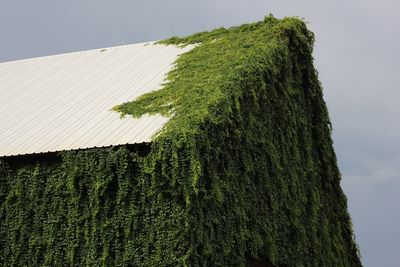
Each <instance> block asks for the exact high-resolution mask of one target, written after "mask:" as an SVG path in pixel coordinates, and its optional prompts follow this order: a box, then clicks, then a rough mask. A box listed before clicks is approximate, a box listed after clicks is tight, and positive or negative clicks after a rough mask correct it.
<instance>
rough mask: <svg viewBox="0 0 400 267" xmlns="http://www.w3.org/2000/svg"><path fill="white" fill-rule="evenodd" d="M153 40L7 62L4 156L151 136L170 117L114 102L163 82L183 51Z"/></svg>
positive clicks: (1, 91)
mask: <svg viewBox="0 0 400 267" xmlns="http://www.w3.org/2000/svg"><path fill="white" fill-rule="evenodd" d="M190 48H191V47H190V46H188V47H186V48H178V47H175V46H164V45H159V44H154V43H142V44H134V45H128V46H120V47H112V48H105V49H96V50H90V51H83V52H76V53H69V54H62V55H55V56H48V57H41V58H33V59H26V60H18V61H12V62H5V63H0V157H1V156H12V155H19V154H32V153H44V152H53V151H63V150H73V149H83V148H91V147H102V146H112V145H120V144H133V143H141V142H148V141H150V138H151V137H152V136H153V135H154V134H155V133H156V132H157V131H158V130H159V129H161V128H162V126H163V124H164V123H165V122H166V121H167V119H166V118H164V117H162V116H160V115H157V116H143V117H142V118H140V119H134V118H132V117H130V116H127V117H126V118H123V119H121V118H120V114H119V113H117V112H114V111H111V108H112V107H114V106H116V105H118V104H121V103H123V102H126V101H129V100H132V99H134V98H136V97H138V96H140V95H142V94H144V93H146V92H149V91H152V90H155V89H157V88H159V87H160V86H161V84H162V82H164V80H165V75H166V74H167V73H168V72H169V71H170V70H171V68H172V67H173V62H174V61H175V60H176V58H177V57H178V56H179V54H181V53H183V52H186V51H188V50H189V49H190Z"/></svg>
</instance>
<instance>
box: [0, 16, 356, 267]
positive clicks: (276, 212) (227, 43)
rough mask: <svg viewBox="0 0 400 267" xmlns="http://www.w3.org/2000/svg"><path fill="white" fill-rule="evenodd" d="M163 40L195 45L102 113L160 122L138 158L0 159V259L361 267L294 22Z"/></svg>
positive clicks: (106, 154)
mask: <svg viewBox="0 0 400 267" xmlns="http://www.w3.org/2000/svg"><path fill="white" fill-rule="evenodd" d="M163 43H164V44H175V45H187V44H197V45H196V47H195V48H193V49H192V50H190V51H189V52H187V53H185V54H183V55H182V56H180V57H179V59H178V60H177V62H176V68H175V69H174V70H173V71H171V72H170V73H169V75H168V80H169V81H168V82H167V83H166V84H165V85H164V86H163V88H161V89H160V90H157V91H153V92H151V93H149V94H146V95H143V96H142V97H140V98H138V99H136V100H134V101H133V102H130V103H125V104H122V105H120V106H118V107H116V108H115V109H116V110H118V111H121V112H122V113H123V114H124V115H127V114H131V115H133V116H135V117H140V116H141V115H143V114H145V113H150V114H154V113H162V114H164V115H166V116H170V117H171V119H170V121H169V122H168V123H167V125H166V126H165V128H164V129H163V130H162V132H161V133H160V134H158V135H157V137H156V138H155V139H154V141H153V143H152V144H151V152H150V153H149V154H147V155H141V156H139V155H138V154H137V153H136V152H129V151H128V150H126V149H125V148H119V149H111V148H109V149H94V150H88V151H80V152H63V153H61V157H62V159H61V160H60V161H58V162H53V163H48V164H46V163H44V162H37V163H33V164H28V165H26V166H24V167H13V166H11V165H9V164H8V163H7V162H6V161H0V186H1V188H0V201H1V210H0V215H1V228H0V240H1V244H0V262H1V263H3V265H9V266H12V265H16V266H19V265H30V266H38V265H49V266H50V265H74V266H75V265H78V266H80V265H89V266H93V265H94V266H97V265H104V266H112V265H134V266H176V265H186V266H243V265H244V264H245V262H246V259H248V258H250V257H267V258H269V259H270V260H271V262H272V263H274V264H275V265H276V266H361V263H360V261H359V257H358V252H357V248H356V245H355V243H354V239H353V233H352V229H351V222H350V218H349V215H348V212H347V206H346V198H345V196H344V194H343V192H342V190H341V188H340V173H339V170H338V168H337V164H336V157H335V153H334V151H333V147H332V140H331V136H330V134H331V132H330V131H331V127H330V122H329V117H328V112H327V109H326V106H325V103H324V101H323V97H322V88H321V86H320V84H319V82H318V77H317V75H316V71H315V69H314V68H313V62H312V61H313V59H312V56H311V54H312V46H313V35H312V33H311V32H309V31H308V30H307V28H306V26H305V24H304V22H302V21H301V20H299V19H296V18H285V19H282V20H278V19H275V18H273V17H267V18H265V20H264V21H261V22H258V23H254V24H248V25H242V26H239V27H233V28H230V29H217V30H215V31H212V32H204V33H199V34H195V35H192V36H189V37H186V38H171V39H169V40H166V41H163Z"/></svg>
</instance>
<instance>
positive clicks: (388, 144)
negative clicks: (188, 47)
mask: <svg viewBox="0 0 400 267" xmlns="http://www.w3.org/2000/svg"><path fill="white" fill-rule="evenodd" d="M399 10H400V2H399V1H396V0H381V1H372V0H363V1H361V0H352V1H345V0H336V1H317V0H313V1H312V0H305V1H288V0H270V1H268V0H264V1H261V0H248V1H244V0H242V1H236V0H204V1H189V0H186V1H183V0H180V1H179V0H170V1H161V0H159V1H155V0H152V1H134V0H131V1H127V0H119V1H104V0H96V1H94V0H91V1H89V0H85V1H76V0H69V1H63V2H61V1H54V0H46V1H44V0H37V1H20V0H0V62H3V61H9V60H15V59H21V58H28V57H36V56H44V55H50V54H56V53H64V52H71V51H77V50H85V49H92V48H99V47H107V46H115V45H122V44H130V43H135V42H143V41H150V40H159V39H163V38H166V37H170V36H173V35H185V34H190V33H194V32H197V31H203V30H210V29H213V28H216V27H220V26H225V27H227V26H231V25H237V24H242V23H246V22H253V21H257V20H261V19H263V17H264V16H265V15H267V14H268V13H272V14H274V15H275V16H277V17H282V16H287V15H297V16H300V17H304V18H305V19H306V20H307V21H308V22H309V23H310V24H309V27H310V28H311V29H312V30H313V31H314V32H315V34H316V40H317V41H316V47H315V53H314V56H315V63H316V65H317V68H318V70H319V73H320V79H321V81H322V84H323V86H324V88H325V99H326V101H327V103H328V107H329V110H330V114H331V119H332V122H333V127H334V135H333V137H334V142H335V149H336V153H337V156H338V160H339V165H340V167H341V170H342V174H343V181H342V186H343V188H344V190H345V192H346V194H347V196H348V200H349V208H350V212H351V215H352V218H353V223H354V227H355V231H356V237H357V242H358V244H359V246H360V249H361V253H362V257H363V263H364V265H365V266H367V267H368V266H371V267H372V266H383V267H385V266H388V267H392V266H393V267H395V266H398V259H397V256H398V255H397V254H398V253H399V252H400V245H399V239H400V228H399V225H400V212H399V210H400V208H399V207H398V206H399V205H400V177H399V176H400V141H399V137H400V124H399V123H398V118H399V117H400V105H399V103H398V102H399V100H400V92H399V90H398V89H399V85H400V73H398V72H399V70H400V50H399V48H400V27H399V26H400V16H399V15H398V11H399Z"/></svg>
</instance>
